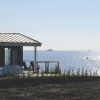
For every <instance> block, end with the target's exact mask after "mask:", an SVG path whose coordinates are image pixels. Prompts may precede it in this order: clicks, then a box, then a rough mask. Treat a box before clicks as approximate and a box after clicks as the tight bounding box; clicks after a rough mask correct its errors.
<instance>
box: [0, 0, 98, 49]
mask: <svg viewBox="0 0 100 100" xmlns="http://www.w3.org/2000/svg"><path fill="white" fill-rule="evenodd" d="M0 32H8V33H9V32H20V33H23V34H24V35H27V36H30V37H31V38H33V39H36V40H38V41H40V42H42V46H41V47H39V50H47V49H54V50H88V49H89V50H100V0H0Z"/></svg>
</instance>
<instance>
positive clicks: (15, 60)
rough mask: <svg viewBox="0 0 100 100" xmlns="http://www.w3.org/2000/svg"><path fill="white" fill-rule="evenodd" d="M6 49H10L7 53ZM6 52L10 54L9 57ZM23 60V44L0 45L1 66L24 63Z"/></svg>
mask: <svg viewBox="0 0 100 100" xmlns="http://www.w3.org/2000/svg"><path fill="white" fill-rule="evenodd" d="M5 48H6V49H5ZM6 50H8V52H7V53H6ZM6 54H8V55H9V57H8V55H6ZM5 57H6V58H5ZM7 61H8V62H7ZM22 62H23V47H22V46H13V47H0V66H5V65H22Z"/></svg>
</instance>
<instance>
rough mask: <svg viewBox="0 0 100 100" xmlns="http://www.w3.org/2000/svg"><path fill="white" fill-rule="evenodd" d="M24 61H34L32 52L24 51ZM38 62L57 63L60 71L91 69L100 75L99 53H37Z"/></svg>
mask: <svg viewBox="0 0 100 100" xmlns="http://www.w3.org/2000/svg"><path fill="white" fill-rule="evenodd" d="M24 60H34V51H24ZM37 60H38V61H39V60H40V61H48V60H50V61H59V63H60V67H61V69H62V71H64V69H66V70H68V69H74V70H77V69H78V68H80V69H82V68H84V69H88V70H90V69H92V71H96V70H98V73H100V71H99V70H100V52H94V51H38V52H37Z"/></svg>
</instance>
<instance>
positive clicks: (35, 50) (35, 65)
mask: <svg viewBox="0 0 100 100" xmlns="http://www.w3.org/2000/svg"><path fill="white" fill-rule="evenodd" d="M36 61H37V48H36V46H35V47H34V70H35V71H36V68H37V64H36Z"/></svg>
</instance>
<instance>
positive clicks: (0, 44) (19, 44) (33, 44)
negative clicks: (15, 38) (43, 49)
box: [0, 42, 41, 46]
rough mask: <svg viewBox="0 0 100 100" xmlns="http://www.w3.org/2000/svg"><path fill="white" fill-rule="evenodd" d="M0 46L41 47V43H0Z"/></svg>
mask: <svg viewBox="0 0 100 100" xmlns="http://www.w3.org/2000/svg"><path fill="white" fill-rule="evenodd" d="M0 46H41V43H22V42H18V43H12V42H11V43H10V42H0Z"/></svg>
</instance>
